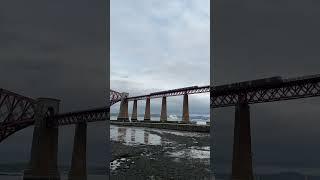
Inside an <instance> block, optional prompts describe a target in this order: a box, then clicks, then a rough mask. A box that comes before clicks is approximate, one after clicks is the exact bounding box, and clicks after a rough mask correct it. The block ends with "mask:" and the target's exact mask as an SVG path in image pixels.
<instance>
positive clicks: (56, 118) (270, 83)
mask: <svg viewBox="0 0 320 180" xmlns="http://www.w3.org/2000/svg"><path fill="white" fill-rule="evenodd" d="M208 92H210V107H211V108H221V107H227V106H235V107H236V111H235V128H234V146H233V147H234V149H233V151H234V153H233V166H232V175H233V178H240V179H252V178H253V170H252V157H251V134H250V108H249V105H250V104H255V103H265V102H273V101H283V100H291V99H299V98H308V97H316V96H320V75H313V76H304V77H298V78H292V79H282V78H281V77H271V78H264V79H258V80H253V81H245V82H237V83H232V84H227V85H220V86H213V87H210V86H200V87H199V86H192V87H186V88H180V89H173V90H167V91H161V92H155V93H150V94H147V95H142V96H134V97H129V94H128V93H119V92H116V91H113V90H110V99H109V104H108V105H107V106H106V107H101V108H96V109H91V110H84V111H78V112H68V113H59V104H60V101H59V100H56V99H50V98H38V99H33V98H29V97H26V96H22V95H19V94H17V93H14V92H11V91H8V90H5V89H0V142H1V141H3V140H4V139H6V138H7V137H9V136H10V135H12V134H13V133H15V132H17V131H19V130H21V129H24V128H26V127H28V126H32V125H34V134H33V143H32V149H31V159H30V164H29V167H28V169H27V170H26V171H25V172H24V179H34V178H39V177H47V178H48V179H59V173H58V169H57V144H58V143H57V140H58V139H57V137H58V127H59V126H63V125H71V124H75V125H76V131H75V136H74V138H75V139H74V147H73V148H74V149H73V158H72V163H71V170H70V173H69V177H71V179H72V178H74V179H77V178H78V177H84V176H86V165H85V158H86V147H85V146H86V143H85V142H86V127H87V123H88V122H94V121H105V120H106V119H107V118H108V117H109V109H110V106H112V105H113V104H115V103H117V102H121V105H120V112H119V115H118V121H120V122H123V121H128V122H129V117H128V116H129V115H128V101H134V103H133V111H132V116H131V122H134V123H137V102H138V101H139V100H145V101H146V109H145V116H144V122H149V123H150V122H151V121H150V118H151V117H150V99H153V98H162V106H161V116H160V121H161V122H162V123H163V122H167V97H170V96H183V114H182V122H183V123H184V124H188V123H189V102H188V95H190V94H197V93H208ZM128 122H126V123H128ZM240 124H241V125H240ZM79 149H81V151H79ZM41 152H48V153H47V154H44V153H41ZM43 169H46V172H47V174H43Z"/></svg>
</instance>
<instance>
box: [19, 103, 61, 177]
mask: <svg viewBox="0 0 320 180" xmlns="http://www.w3.org/2000/svg"><path fill="white" fill-rule="evenodd" d="M59 103H60V101H59V100H56V99H49V98H39V99H37V106H36V108H35V117H34V119H35V126H34V130H33V140H32V147H31V157H30V161H29V165H28V168H27V169H26V170H25V171H24V175H23V179H24V180H34V179H43V180H59V179H60V174H59V172H58V165H57V160H58V159H57V154H58V127H49V126H48V123H49V122H48V121H49V120H50V119H48V118H46V117H47V114H49V117H50V116H52V115H54V114H57V113H58V112H59ZM48 112H49V113H48Z"/></svg>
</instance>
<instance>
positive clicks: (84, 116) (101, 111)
mask: <svg viewBox="0 0 320 180" xmlns="http://www.w3.org/2000/svg"><path fill="white" fill-rule="evenodd" d="M109 112H110V108H109V107H102V108H96V109H92V110H86V111H78V112H70V113H64V114H59V115H56V116H54V117H53V119H54V120H53V121H51V122H52V123H51V124H50V126H63V125H71V124H78V123H81V122H96V121H106V120H107V119H108V118H109Z"/></svg>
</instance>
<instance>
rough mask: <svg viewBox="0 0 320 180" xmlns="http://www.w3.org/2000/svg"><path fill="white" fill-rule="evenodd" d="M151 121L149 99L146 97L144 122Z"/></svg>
mask: <svg viewBox="0 0 320 180" xmlns="http://www.w3.org/2000/svg"><path fill="white" fill-rule="evenodd" d="M150 120H151V114H150V97H147V100H146V110H145V113H144V121H145V122H150Z"/></svg>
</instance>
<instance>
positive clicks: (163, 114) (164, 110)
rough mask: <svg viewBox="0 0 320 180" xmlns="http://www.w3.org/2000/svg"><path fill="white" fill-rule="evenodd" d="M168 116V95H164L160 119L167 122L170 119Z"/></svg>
mask: <svg viewBox="0 0 320 180" xmlns="http://www.w3.org/2000/svg"><path fill="white" fill-rule="evenodd" d="M167 118H168V117H167V97H162V105H161V114H160V121H161V122H163V123H165V122H167V120H168V119H167Z"/></svg>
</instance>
